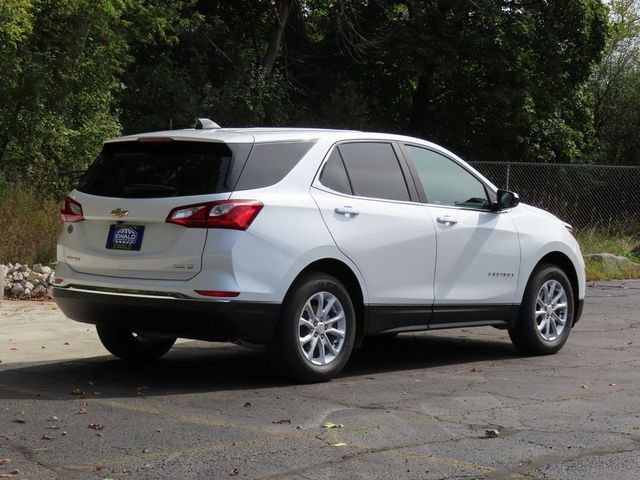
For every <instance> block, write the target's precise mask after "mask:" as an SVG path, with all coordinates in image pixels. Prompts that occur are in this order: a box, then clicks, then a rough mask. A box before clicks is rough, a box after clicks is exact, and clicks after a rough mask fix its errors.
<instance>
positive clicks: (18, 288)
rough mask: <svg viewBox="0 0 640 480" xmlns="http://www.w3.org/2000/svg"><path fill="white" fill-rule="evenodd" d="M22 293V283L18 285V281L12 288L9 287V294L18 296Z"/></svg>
mask: <svg viewBox="0 0 640 480" xmlns="http://www.w3.org/2000/svg"><path fill="white" fill-rule="evenodd" d="M23 293H24V288H22V285H20V284H19V283H16V284H15V285H14V286H13V288H11V295H13V296H14V297H19V296H20V295H22V294H23Z"/></svg>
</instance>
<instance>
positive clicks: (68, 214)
mask: <svg viewBox="0 0 640 480" xmlns="http://www.w3.org/2000/svg"><path fill="white" fill-rule="evenodd" d="M60 218H62V221H63V222H79V221H80V220H84V214H83V213H82V205H80V204H79V203H78V202H76V201H75V200H74V199H73V198H71V197H64V200H62V205H61V206H60Z"/></svg>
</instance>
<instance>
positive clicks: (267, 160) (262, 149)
mask: <svg viewBox="0 0 640 480" xmlns="http://www.w3.org/2000/svg"><path fill="white" fill-rule="evenodd" d="M314 143H315V142H289V143H256V144H255V145H254V147H253V149H252V150H251V155H250V156H249V159H248V160H247V164H246V165H245V167H244V170H243V171H242V174H241V175H240V181H239V182H238V185H236V190H251V189H253V188H263V187H268V186H271V185H274V184H276V183H278V182H279V181H280V180H282V179H283V178H284V177H285V176H286V175H287V174H288V173H289V172H290V171H291V169H292V168H293V167H295V166H296V165H297V164H298V162H299V161H300V159H302V157H304V156H305V155H306V153H307V152H308V151H309V150H310V149H311V147H312V146H313V145H314Z"/></svg>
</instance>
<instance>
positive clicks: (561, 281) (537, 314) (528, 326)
mask: <svg viewBox="0 0 640 480" xmlns="http://www.w3.org/2000/svg"><path fill="white" fill-rule="evenodd" d="M573 315H574V298H573V290H572V289H571V282H569V279H568V278H567V275H566V274H565V273H564V272H563V271H562V270H561V269H560V268H558V267H556V266H555V265H540V266H539V267H538V268H537V269H536V270H534V272H533V274H532V275H531V278H530V279H529V283H528V284H527V288H526V290H525V293H524V297H523V299H522V305H521V306H520V314H519V316H518V320H517V321H516V323H515V325H514V326H513V327H511V328H510V329H509V337H511V341H512V342H513V345H514V346H515V347H516V348H517V349H518V350H519V351H520V352H522V353H525V354H528V355H550V354H553V353H556V352H557V351H558V350H560V349H561V348H562V346H563V345H564V344H565V343H566V341H567V339H568V338H569V334H570V333H571V327H572V325H573Z"/></svg>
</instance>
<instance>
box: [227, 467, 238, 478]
mask: <svg viewBox="0 0 640 480" xmlns="http://www.w3.org/2000/svg"><path fill="white" fill-rule="evenodd" d="M239 474H240V470H238V469H237V468H234V469H233V470H231V472H230V473H229V476H230V477H235V476H236V475H239Z"/></svg>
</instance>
